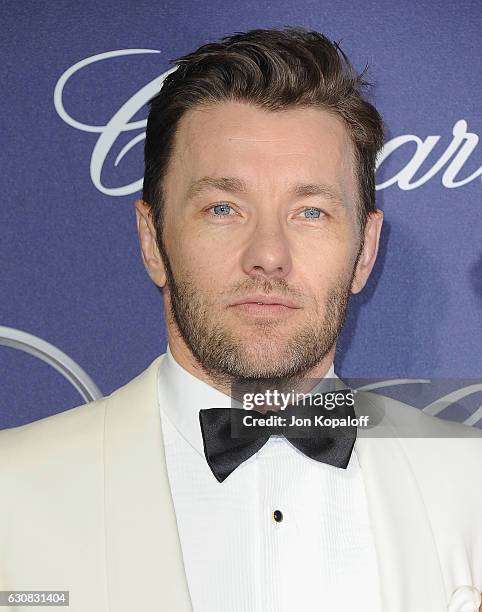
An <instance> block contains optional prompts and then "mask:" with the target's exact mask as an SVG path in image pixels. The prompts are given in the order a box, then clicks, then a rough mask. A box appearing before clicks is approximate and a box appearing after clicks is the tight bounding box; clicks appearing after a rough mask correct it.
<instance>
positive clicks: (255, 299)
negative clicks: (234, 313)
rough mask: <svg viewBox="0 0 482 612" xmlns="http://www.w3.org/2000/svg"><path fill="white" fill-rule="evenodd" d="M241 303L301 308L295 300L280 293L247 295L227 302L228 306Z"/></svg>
mask: <svg viewBox="0 0 482 612" xmlns="http://www.w3.org/2000/svg"><path fill="white" fill-rule="evenodd" d="M242 304H257V305H259V306H285V307H286V308H301V306H299V305H298V304H296V302H294V301H293V300H290V299H289V298H286V297H284V296H282V295H274V294H270V295H263V294H261V293H259V294H255V295H248V296H245V297H243V298H240V299H238V300H236V301H235V302H232V303H231V304H229V305H230V306H240V305H242Z"/></svg>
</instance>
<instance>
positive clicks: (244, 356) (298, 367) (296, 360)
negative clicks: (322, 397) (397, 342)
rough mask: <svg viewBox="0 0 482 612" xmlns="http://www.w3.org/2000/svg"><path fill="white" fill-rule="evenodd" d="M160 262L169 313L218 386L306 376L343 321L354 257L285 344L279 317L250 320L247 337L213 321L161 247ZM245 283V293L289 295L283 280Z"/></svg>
mask: <svg viewBox="0 0 482 612" xmlns="http://www.w3.org/2000/svg"><path fill="white" fill-rule="evenodd" d="M163 261H164V264H165V269H166V276H167V286H168V290H169V300H168V301H169V303H170V307H169V311H170V312H169V313H167V314H168V316H169V317H170V318H171V320H172V321H173V322H174V324H175V327H176V328H177V331H178V333H179V334H180V336H181V337H182V339H183V340H184V342H185V343H186V345H187V347H188V348H189V349H190V351H191V353H192V354H193V356H194V357H195V359H196V361H197V362H198V364H199V365H200V367H201V368H202V369H203V370H204V371H205V372H206V373H207V375H208V376H209V377H210V378H211V380H213V381H214V382H216V383H218V384H220V385H222V386H228V385H233V384H237V383H243V384H244V383H248V384H249V383H253V384H257V385H259V384H260V383H261V384H263V385H268V386H275V385H277V384H279V383H280V382H281V381H283V382H284V383H286V382H287V381H288V382H290V381H292V382H295V381H299V380H301V379H302V378H303V377H305V376H307V375H309V373H310V371H313V369H314V368H315V367H316V366H317V365H318V364H319V363H320V362H321V361H322V360H323V359H324V357H326V355H327V354H328V353H329V352H330V350H331V349H332V348H333V345H334V344H335V342H336V340H337V338H338V336H339V334H340V332H341V329H342V327H343V324H344V322H345V319H346V312H347V306H348V302H349V299H350V295H351V292H350V288H351V285H352V281H353V277H354V274H355V270H356V263H357V261H358V256H357V258H356V261H355V264H354V265H353V267H352V269H351V270H350V273H348V274H347V273H346V272H345V274H344V275H343V277H342V278H340V279H338V280H337V282H336V284H335V285H334V286H333V287H331V288H330V290H329V292H328V294H327V297H326V300H325V304H324V308H323V309H322V310H321V312H320V311H319V310H320V309H318V312H317V313H316V314H315V315H314V316H313V319H312V320H311V321H306V322H304V323H303V324H300V325H299V326H298V327H297V328H296V329H295V330H294V331H293V332H292V333H291V335H290V337H288V338H286V340H285V342H284V343H283V348H280V342H279V335H280V334H283V322H282V321H276V320H273V319H259V320H256V321H253V333H251V334H250V336H251V338H240V337H239V336H237V335H236V334H235V333H233V332H231V331H230V330H229V329H227V328H226V327H225V326H224V325H223V324H222V322H216V320H215V319H216V315H217V311H216V310H215V309H214V308H213V306H212V305H211V304H210V303H209V302H208V301H206V300H205V299H203V297H202V295H203V294H202V292H200V290H199V288H197V287H196V285H195V282H194V281H193V279H192V278H191V277H190V276H189V274H188V273H187V272H186V271H184V272H183V273H181V274H179V276H178V278H177V279H175V278H174V275H173V272H172V268H171V265H170V261H169V258H168V257H167V254H166V253H165V251H164V252H163ZM249 282H250V286H249V292H253V293H254V292H264V293H270V292H273V291H276V290H277V289H278V290H280V293H282V294H287V292H286V290H284V291H283V288H284V287H285V286H286V282H285V281H284V280H283V279H282V280H271V279H267V278H266V277H259V278H258V279H250V281H249ZM254 285H256V286H254ZM244 286H246V285H244ZM246 289H247V291H246V292H245V293H247V292H248V288H247V287H246Z"/></svg>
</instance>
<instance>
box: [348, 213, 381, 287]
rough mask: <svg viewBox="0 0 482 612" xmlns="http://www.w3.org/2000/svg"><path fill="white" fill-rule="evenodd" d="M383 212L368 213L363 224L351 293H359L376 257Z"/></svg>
mask: <svg viewBox="0 0 482 612" xmlns="http://www.w3.org/2000/svg"><path fill="white" fill-rule="evenodd" d="M382 223H383V212H382V211H381V210H378V209H377V210H376V211H375V212H371V213H369V214H368V219H367V222H366V225H365V231H364V234H365V242H364V245H363V249H362V252H361V253H360V257H359V259H358V263H357V266H356V271H355V275H354V277H353V282H352V285H351V292H352V293H359V292H360V291H361V290H362V289H363V287H364V286H365V284H366V282H367V280H368V277H369V276H370V272H371V271H372V268H373V265H374V264H375V260H376V258H377V253H378V244H379V241H380V233H381V230H382Z"/></svg>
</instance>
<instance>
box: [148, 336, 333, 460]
mask: <svg viewBox="0 0 482 612" xmlns="http://www.w3.org/2000/svg"><path fill="white" fill-rule="evenodd" d="M324 378H325V379H327V378H337V376H336V374H335V370H334V365H333V363H332V364H331V367H330V369H329V370H328V372H327V373H326V375H325V376H324ZM158 394H159V406H160V407H161V410H162V412H163V413H164V414H166V415H167V417H168V418H169V420H170V421H171V423H172V424H173V425H174V427H175V428H176V429H177V430H178V432H179V433H180V434H181V435H182V436H183V438H184V439H185V440H186V441H187V442H188V443H189V444H190V445H191V446H192V447H193V448H194V449H195V450H197V452H198V453H199V454H200V455H202V456H203V457H204V444H203V439H202V434H201V427H200V424H199V411H200V410H201V409H202V408H229V407H231V405H232V404H231V397H230V396H229V395H226V394H225V393H222V392H221V391H219V390H218V389H215V388H214V387H211V385H208V384H207V383H206V382H204V381H202V380H200V379H199V378H196V376H194V375H193V374H191V373H190V372H188V371H187V370H186V369H185V368H183V367H182V366H181V365H180V364H179V363H178V362H177V361H176V360H175V358H174V356H173V354H172V353H171V349H170V348H169V345H167V349H166V354H165V356H164V359H163V360H162V361H161V363H160V366H159V371H158Z"/></svg>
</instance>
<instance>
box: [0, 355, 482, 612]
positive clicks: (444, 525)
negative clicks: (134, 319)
mask: <svg viewBox="0 0 482 612" xmlns="http://www.w3.org/2000/svg"><path fill="white" fill-rule="evenodd" d="M163 357H164V356H163V355H161V356H159V357H157V358H156V359H155V360H154V361H153V362H152V364H151V365H150V366H149V367H148V368H147V369H146V370H144V371H143V372H141V374H139V375H138V376H137V377H136V378H134V379H133V380H131V381H130V382H129V383H127V384H126V385H124V386H123V387H121V388H119V389H117V390H116V391H115V392H113V393H112V394H111V395H109V396H108V397H104V398H102V399H100V400H97V401H95V402H91V403H89V404H85V405H82V406H78V407H76V408H72V409H70V410H67V411H65V412H62V413H59V414H56V415H54V416H51V417H48V418H44V419H41V420H39V421H36V422H33V423H30V424H28V425H23V426H21V427H16V428H13V429H7V430H3V431H0V590H64V591H69V592H70V607H69V608H68V609H69V610H70V612H154V611H159V612H164V611H165V612H189V611H191V610H192V606H191V601H190V596H189V590H188V587H187V582H186V576H185V572H184V566H183V559H182V551H181V546H180V542H179V537H178V532H177V525H176V516H175V511H174V507H173V502H172V498H171V492H170V488H169V481H168V477H167V471H166V463H165V456H164V449H163V444H162V435H161V422H160V414H159V409H158V390H157V369H158V367H159V364H160V361H161V359H163ZM161 395H162V394H161ZM358 397H359V398H360V397H364V398H365V399H366V400H367V401H369V402H370V405H371V406H372V407H374V409H375V410H382V411H385V422H388V423H390V422H391V419H392V417H393V416H394V415H395V414H396V415H397V416H400V415H402V414H403V421H404V422H405V423H406V424H407V426H409V427H412V428H413V426H414V425H415V426H416V427H417V428H418V430H420V431H424V430H425V429H426V430H427V431H428V430H430V435H431V436H433V435H434V433H433V432H434V428H435V429H436V431H437V435H439V438H438V439H436V438H434V437H430V438H423V437H420V438H406V437H394V436H390V437H384V438H380V439H373V438H363V437H359V438H358V439H357V442H356V444H355V452H356V453H357V456H358V459H359V461H360V464H361V468H362V474H363V479H364V483H365V487H366V494H367V498H368V505H369V511H370V518H371V522H372V528H373V533H374V539H375V546H376V551H377V558H378V564H379V575H380V582H381V584H380V589H381V597H382V602H383V612H444V611H447V610H448V611H449V612H476V611H477V610H478V608H479V605H480V592H481V590H482V436H481V432H480V431H478V430H476V429H474V428H468V427H465V426H462V425H456V424H451V423H447V422H445V421H442V420H440V419H435V418H434V417H430V416H428V415H426V414H424V413H421V412H420V411H419V410H417V409H415V408H411V407H409V406H407V405H405V404H402V403H401V402H397V401H393V400H387V399H386V398H383V397H381V396H379V395H377V394H375V393H363V394H362V393H359V394H358ZM161 401H162V400H161ZM410 431H414V430H413V429H411V430H410ZM454 435H455V436H460V437H453V436H454ZM208 588H216V577H215V576H213V581H212V585H210V587H208ZM2 609H4V610H6V611H7V610H8V611H9V612H16V611H20V610H25V611H29V612H34V611H35V610H38V611H40V610H46V609H50V608H41V607H15V608H13V607H12V608H2ZM312 610H313V611H315V610H319V611H320V612H322V611H323V610H324V609H323V594H322V593H320V599H319V601H318V602H313V608H312ZM194 612H195V611H194ZM226 612H229V611H226ZM300 612H305V611H300ZM310 612H311V611H310ZM329 612H336V611H329Z"/></svg>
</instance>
